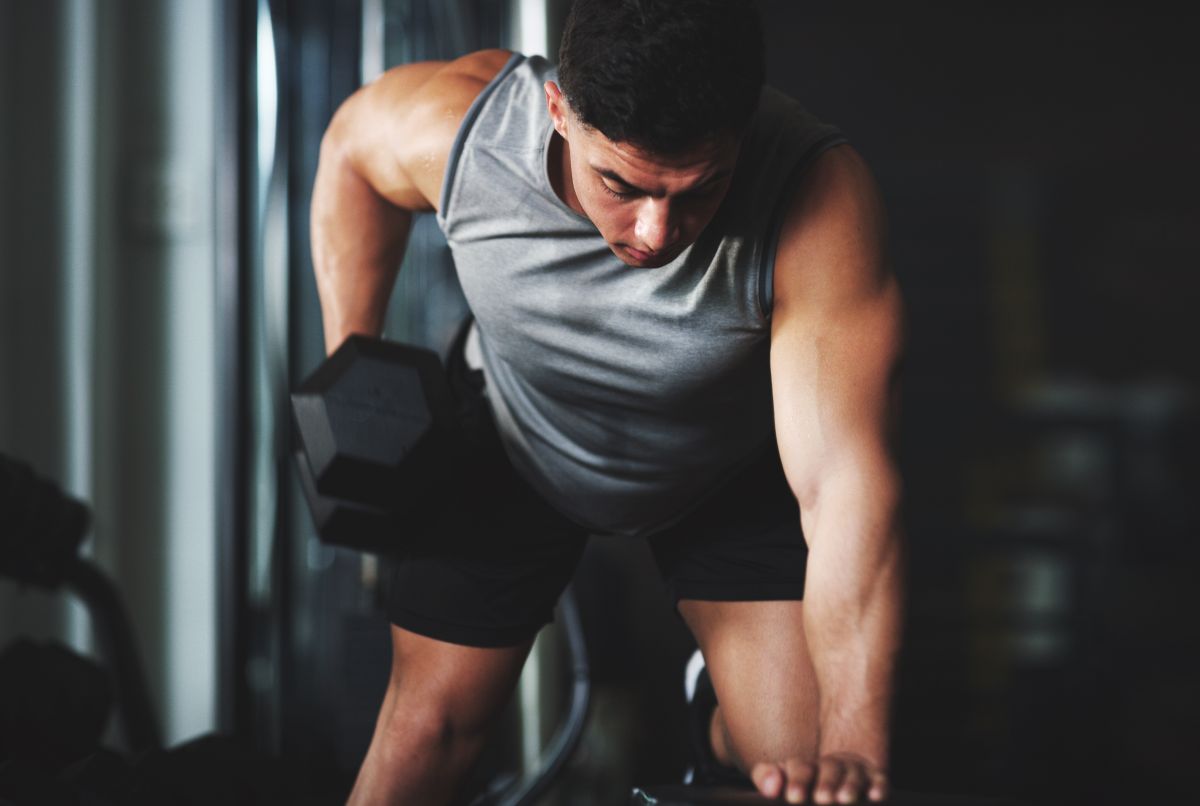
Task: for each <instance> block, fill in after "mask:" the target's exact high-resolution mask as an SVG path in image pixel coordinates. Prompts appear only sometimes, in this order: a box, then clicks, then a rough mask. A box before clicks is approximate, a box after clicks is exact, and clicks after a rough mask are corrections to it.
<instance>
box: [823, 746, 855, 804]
mask: <svg viewBox="0 0 1200 806" xmlns="http://www.w3.org/2000/svg"><path fill="white" fill-rule="evenodd" d="M846 766H847V765H846V764H845V763H844V762H843V761H842V760H841V759H837V758H830V757H828V756H826V757H825V758H822V759H820V760H819V761H817V786H816V788H815V789H814V790H813V803H834V802H835V801H834V794H835V793H836V792H837V791H838V789H839V788H840V787H841V785H842V781H843V779H844V778H845V776H846ZM856 796H857V793H856ZM855 799H857V797H856V798H854V799H851V800H850V801H842V803H847V802H848V803H853V802H854V800H855Z"/></svg>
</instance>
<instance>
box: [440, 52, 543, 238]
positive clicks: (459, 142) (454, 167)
mask: <svg viewBox="0 0 1200 806" xmlns="http://www.w3.org/2000/svg"><path fill="white" fill-rule="evenodd" d="M523 61H525V56H524V55H523V54H521V53H514V54H513V55H512V56H510V57H509V58H508V61H507V62H505V63H504V67H502V68H500V72H499V73H497V74H496V75H495V77H494V78H493V79H492V80H491V81H489V82H488V83H487V86H486V87H484V88H483V89H482V90H481V91H480V93H479V95H477V96H475V100H474V101H472V102H471V105H470V106H469V107H467V113H466V114H465V115H463V119H462V123H461V124H459V126H458V133H457V134H455V135H454V142H453V143H452V144H451V145H450V157H449V159H447V160H446V173H445V174H444V175H443V176H442V195H441V198H439V199H438V212H437V220H438V224H440V225H441V227H442V230H443V231H444V230H445V229H446V220H447V211H448V210H449V207H450V195H451V189H452V188H453V186H454V178H455V176H456V175H457V174H458V160H459V157H461V156H462V151H463V146H464V145H465V144H466V141H467V137H468V135H470V133H471V128H472V127H473V126H474V125H475V121H476V119H477V118H478V117H479V113H480V112H481V111H483V105H484V104H485V103H487V99H488V98H489V97H491V95H492V93H493V92H494V91H495V89H496V87H498V86H499V85H500V82H501V81H503V80H504V79H505V78H507V77H508V74H509V73H511V72H512V71H513V70H515V69H516V67H517V65H519V64H520V63H521V62H523Z"/></svg>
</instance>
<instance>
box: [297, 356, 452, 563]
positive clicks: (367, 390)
mask: <svg viewBox="0 0 1200 806" xmlns="http://www.w3.org/2000/svg"><path fill="white" fill-rule="evenodd" d="M292 414H293V416H294V417H295V421H296V427H297V431H298V434H299V438H300V444H301V447H302V450H301V451H298V452H297V457H296V458H297V468H298V470H299V473H300V481H301V486H302V488H303V489H304V494H305V498H306V499H307V501H308V505H309V509H310V510H311V511H312V514H313V518H314V520H315V521H316V525H317V533H318V534H319V535H320V537H321V539H322V540H324V541H326V542H329V543H336V544H339V545H345V546H350V547H353V548H357V549H363V550H367V551H388V550H390V549H391V548H394V547H395V546H396V545H397V543H398V541H400V540H403V538H404V534H405V533H411V532H412V531H413V530H415V529H419V528H421V527H422V526H423V524H424V523H426V522H427V519H428V518H429V517H430V516H431V513H432V510H434V509H436V507H437V506H438V503H439V501H440V499H441V497H442V495H443V491H444V489H445V487H446V484H447V482H448V479H449V475H450V468H451V460H450V454H451V444H452V429H453V412H452V408H451V399H450V391H449V388H448V385H447V382H446V377H445V372H444V370H443V369H442V365H441V361H440V360H439V359H438V356H437V354H436V353H434V352H432V351H431V350H425V349H422V348H419V347H411V346H409V345H405V344H398V343H396V342H388V341H382V340H380V339H371V338H367V337H365V336H350V337H349V338H348V339H346V341H345V342H343V343H342V345H341V346H340V347H339V348H338V349H337V350H336V351H335V352H334V353H333V355H331V356H329V358H328V359H326V360H325V362H324V363H322V364H321V365H320V366H319V367H318V368H317V369H316V371H315V372H313V374H312V375H310V376H309V377H308V378H306V379H305V380H304V382H303V383H301V384H300V386H299V387H298V388H297V389H296V391H295V392H294V393H293V394H292Z"/></svg>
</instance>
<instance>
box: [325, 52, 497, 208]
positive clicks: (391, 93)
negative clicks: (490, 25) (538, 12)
mask: <svg viewBox="0 0 1200 806" xmlns="http://www.w3.org/2000/svg"><path fill="white" fill-rule="evenodd" d="M511 57H512V53H511V51H507V50H481V51H476V52H474V53H469V54H467V55H465V56H462V57H460V58H458V59H454V60H453V61H445V62H417V63H414V64H406V65H401V66H399V67H394V68H392V69H391V70H389V71H387V72H386V73H384V74H383V75H382V76H380V77H379V78H377V79H375V80H374V81H373V82H371V83H370V84H368V85H366V86H364V87H363V88H362V89H360V90H359V91H358V92H356V93H355V94H354V96H352V97H351V98H350V99H349V100H347V102H346V103H345V104H343V106H342V108H341V109H339V110H338V113H337V115H335V117H334V120H333V121H332V122H331V124H330V128H329V133H328V135H327V139H329V140H331V141H333V142H335V143H339V144H341V143H344V144H346V148H347V149H348V150H349V151H351V152H352V153H351V154H350V155H349V156H350V157H351V158H352V161H353V162H354V163H355V166H356V168H358V169H359V171H360V173H361V174H362V175H364V176H366V177H369V178H370V180H371V183H372V185H374V186H375V188H376V190H378V191H379V192H380V193H381V194H382V195H384V196H385V197H386V198H388V199H389V200H390V201H392V202H393V203H394V204H397V205H398V206H401V207H404V208H406V209H412V210H418V209H433V208H435V207H436V205H437V203H438V199H439V197H440V194H441V184H442V175H443V173H444V171H445V167H446V160H447V158H448V156H449V153H450V148H451V146H452V145H453V143H454V137H455V135H456V134H457V133H458V128H459V126H460V125H461V123H462V120H463V117H464V116H465V115H466V113H467V110H468V109H469V108H470V106H471V103H472V102H473V101H474V100H475V99H476V98H477V97H478V96H479V93H480V92H482V91H483V89H484V87H486V86H487V85H488V83H489V82H490V81H491V80H492V79H493V78H495V76H496V75H497V74H498V73H499V72H500V70H501V69H502V68H503V67H504V65H505V64H506V63H507V62H508V60H509V59H510V58H511ZM323 147H324V146H323Z"/></svg>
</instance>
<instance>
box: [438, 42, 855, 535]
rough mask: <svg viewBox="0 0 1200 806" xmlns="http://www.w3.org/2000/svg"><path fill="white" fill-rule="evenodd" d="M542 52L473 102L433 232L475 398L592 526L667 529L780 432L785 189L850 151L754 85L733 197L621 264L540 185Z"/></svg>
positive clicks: (511, 449)
mask: <svg viewBox="0 0 1200 806" xmlns="http://www.w3.org/2000/svg"><path fill="white" fill-rule="evenodd" d="M555 78H556V71H555V69H554V68H553V67H552V66H551V65H550V64H548V63H547V62H546V60H544V59H542V58H540V57H531V58H526V57H524V56H520V55H514V56H513V58H512V59H511V60H510V61H509V62H508V64H507V65H506V66H505V67H504V69H503V70H502V71H501V72H500V73H499V74H498V75H497V76H496V78H495V79H493V80H492V82H491V83H490V84H489V85H488V86H487V87H486V88H485V89H484V90H483V92H482V93H480V95H479V97H478V98H477V99H476V100H475V102H474V104H472V106H471V107H470V109H469V110H468V112H467V114H466V116H465V118H464V119H463V122H462V125H461V127H460V129H459V132H458V136H457V137H456V138H455V141H454V145H453V147H452V150H451V153H450V160H449V163H448V165H447V168H446V175H445V179H444V184H443V187H442V196H441V203H440V208H439V211H438V215H437V220H438V223H439V224H440V225H441V228H442V231H443V232H444V233H445V235H446V239H447V241H448V242H449V244H450V248H451V251H452V254H453V257H454V263H455V266H456V268H457V271H458V276H459V279H460V281H461V282H462V287H463V291H464V293H465V294H466V298H467V302H468V304H469V305H470V307H471V311H472V313H473V314H474V315H475V319H476V324H477V328H478V332H479V337H480V347H481V350H482V356H483V369H484V375H485V378H486V382H487V388H488V398H489V400H490V402H491V405H492V410H493V412H494V414H495V418H496V424H497V427H498V429H499V431H500V435H501V439H502V441H503V443H504V445H505V449H506V450H507V452H508V454H509V457H510V458H511V460H512V462H513V464H514V466H515V467H516V468H517V470H518V472H519V473H521V474H522V476H523V477H524V478H525V479H526V480H527V481H528V482H529V483H530V484H531V485H532V486H533V487H534V488H535V489H536V490H538V491H539V492H540V493H541V494H542V495H543V496H544V497H545V498H546V499H547V501H549V502H550V503H551V504H552V505H553V506H554V507H556V508H557V509H558V510H559V511H561V512H562V513H563V514H564V515H567V516H568V517H570V518H571V519H573V520H575V521H576V522H578V523H579V524H581V525H582V526H584V527H586V528H588V529H590V530H592V531H593V532H597V533H609V534H625V535H646V534H650V533H653V532H655V531H657V530H659V529H662V528H665V527H667V526H669V525H671V524H672V523H674V522H675V521H677V520H679V519H680V518H682V517H683V516H684V515H686V514H687V513H688V511H690V510H691V509H692V508H694V507H695V506H696V505H698V504H699V503H700V501H701V499H702V498H703V496H704V495H705V494H706V493H707V492H709V491H711V490H712V489H713V488H715V487H716V486H717V485H719V484H721V483H722V482H723V481H724V480H725V479H726V478H728V477H729V476H731V475H732V474H733V473H735V472H736V471H737V470H739V469H740V468H741V467H742V466H743V465H744V464H745V463H746V462H747V461H748V460H749V459H751V458H752V457H753V455H754V454H755V452H756V450H757V449H760V448H761V447H762V446H763V443H764V442H765V441H766V440H768V439H770V438H771V436H772V434H773V419H772V409H771V383H770V372H769V367H768V349H769V341H770V338H769V336H770V291H771V286H772V271H773V264H774V252H775V240H776V236H777V233H778V226H779V215H780V213H781V208H782V207H783V206H784V203H785V202H786V201H787V199H786V190H787V189H788V187H789V186H790V184H791V183H792V182H793V181H794V177H795V175H796V174H797V173H798V171H799V170H802V168H803V166H804V165H805V164H806V163H807V162H809V161H811V159H812V158H813V157H814V156H816V154H818V153H819V152H820V151H822V150H824V149H826V148H829V147H831V146H833V145H835V144H837V143H840V142H844V141H843V139H842V138H841V136H840V135H839V134H838V132H837V130H836V129H834V128H833V127H831V126H827V125H824V124H822V123H820V122H819V121H818V120H816V119H815V118H813V117H812V116H811V115H809V114H808V113H807V112H805V111H804V110H803V109H801V108H800V107H799V106H798V105H797V104H796V103H795V102H794V101H792V100H790V99H788V98H787V97H785V96H783V95H782V94H780V93H778V92H775V91H774V90H771V89H769V88H768V89H764V91H763V94H762V98H761V101H760V104H759V110H758V113H757V115H756V117H755V119H754V122H753V123H752V125H751V127H750V129H749V131H748V132H747V133H746V136H745V139H744V140H743V143H742V148H741V152H740V156H739V161H738V163H737V167H736V168H735V170H734V176H733V181H732V184H731V185H730V187H729V191H728V195H727V196H726V198H725V199H724V201H723V202H722V204H721V207H720V209H719V210H718V212H717V214H716V216H715V217H714V219H713V220H712V222H711V223H709V225H708V227H707V228H706V229H705V231H704V232H703V233H702V234H701V236H700V238H699V240H698V241H696V243H694V244H692V245H691V246H690V247H688V248H687V249H686V250H685V251H684V252H683V253H682V254H680V255H679V256H678V257H677V258H676V259H675V260H674V261H672V262H671V263H669V264H667V265H666V266H663V267H661V268H656V269H633V268H629V267H627V266H625V265H624V264H623V263H622V262H621V261H620V260H619V259H618V258H617V257H616V256H615V255H613V253H612V252H611V251H610V250H609V248H608V246H607V245H606V244H605V242H604V239H603V238H601V236H600V234H599V232H598V231H597V229H596V228H595V226H593V225H592V223H591V222H590V221H589V220H588V219H587V218H586V217H584V216H581V215H579V214H578V213H576V212H575V211H573V210H572V209H571V208H569V207H568V206H567V205H566V204H565V203H564V202H563V201H562V200H561V199H559V197H558V196H557V195H556V194H555V192H554V190H553V188H552V187H551V185H550V180H549V175H548V173H547V155H548V152H549V143H550V138H551V134H552V133H553V127H552V126H551V122H550V117H549V113H548V112H547V110H546V102H545V96H544V93H543V89H542V85H543V82H545V81H547V80H554V79H555Z"/></svg>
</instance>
